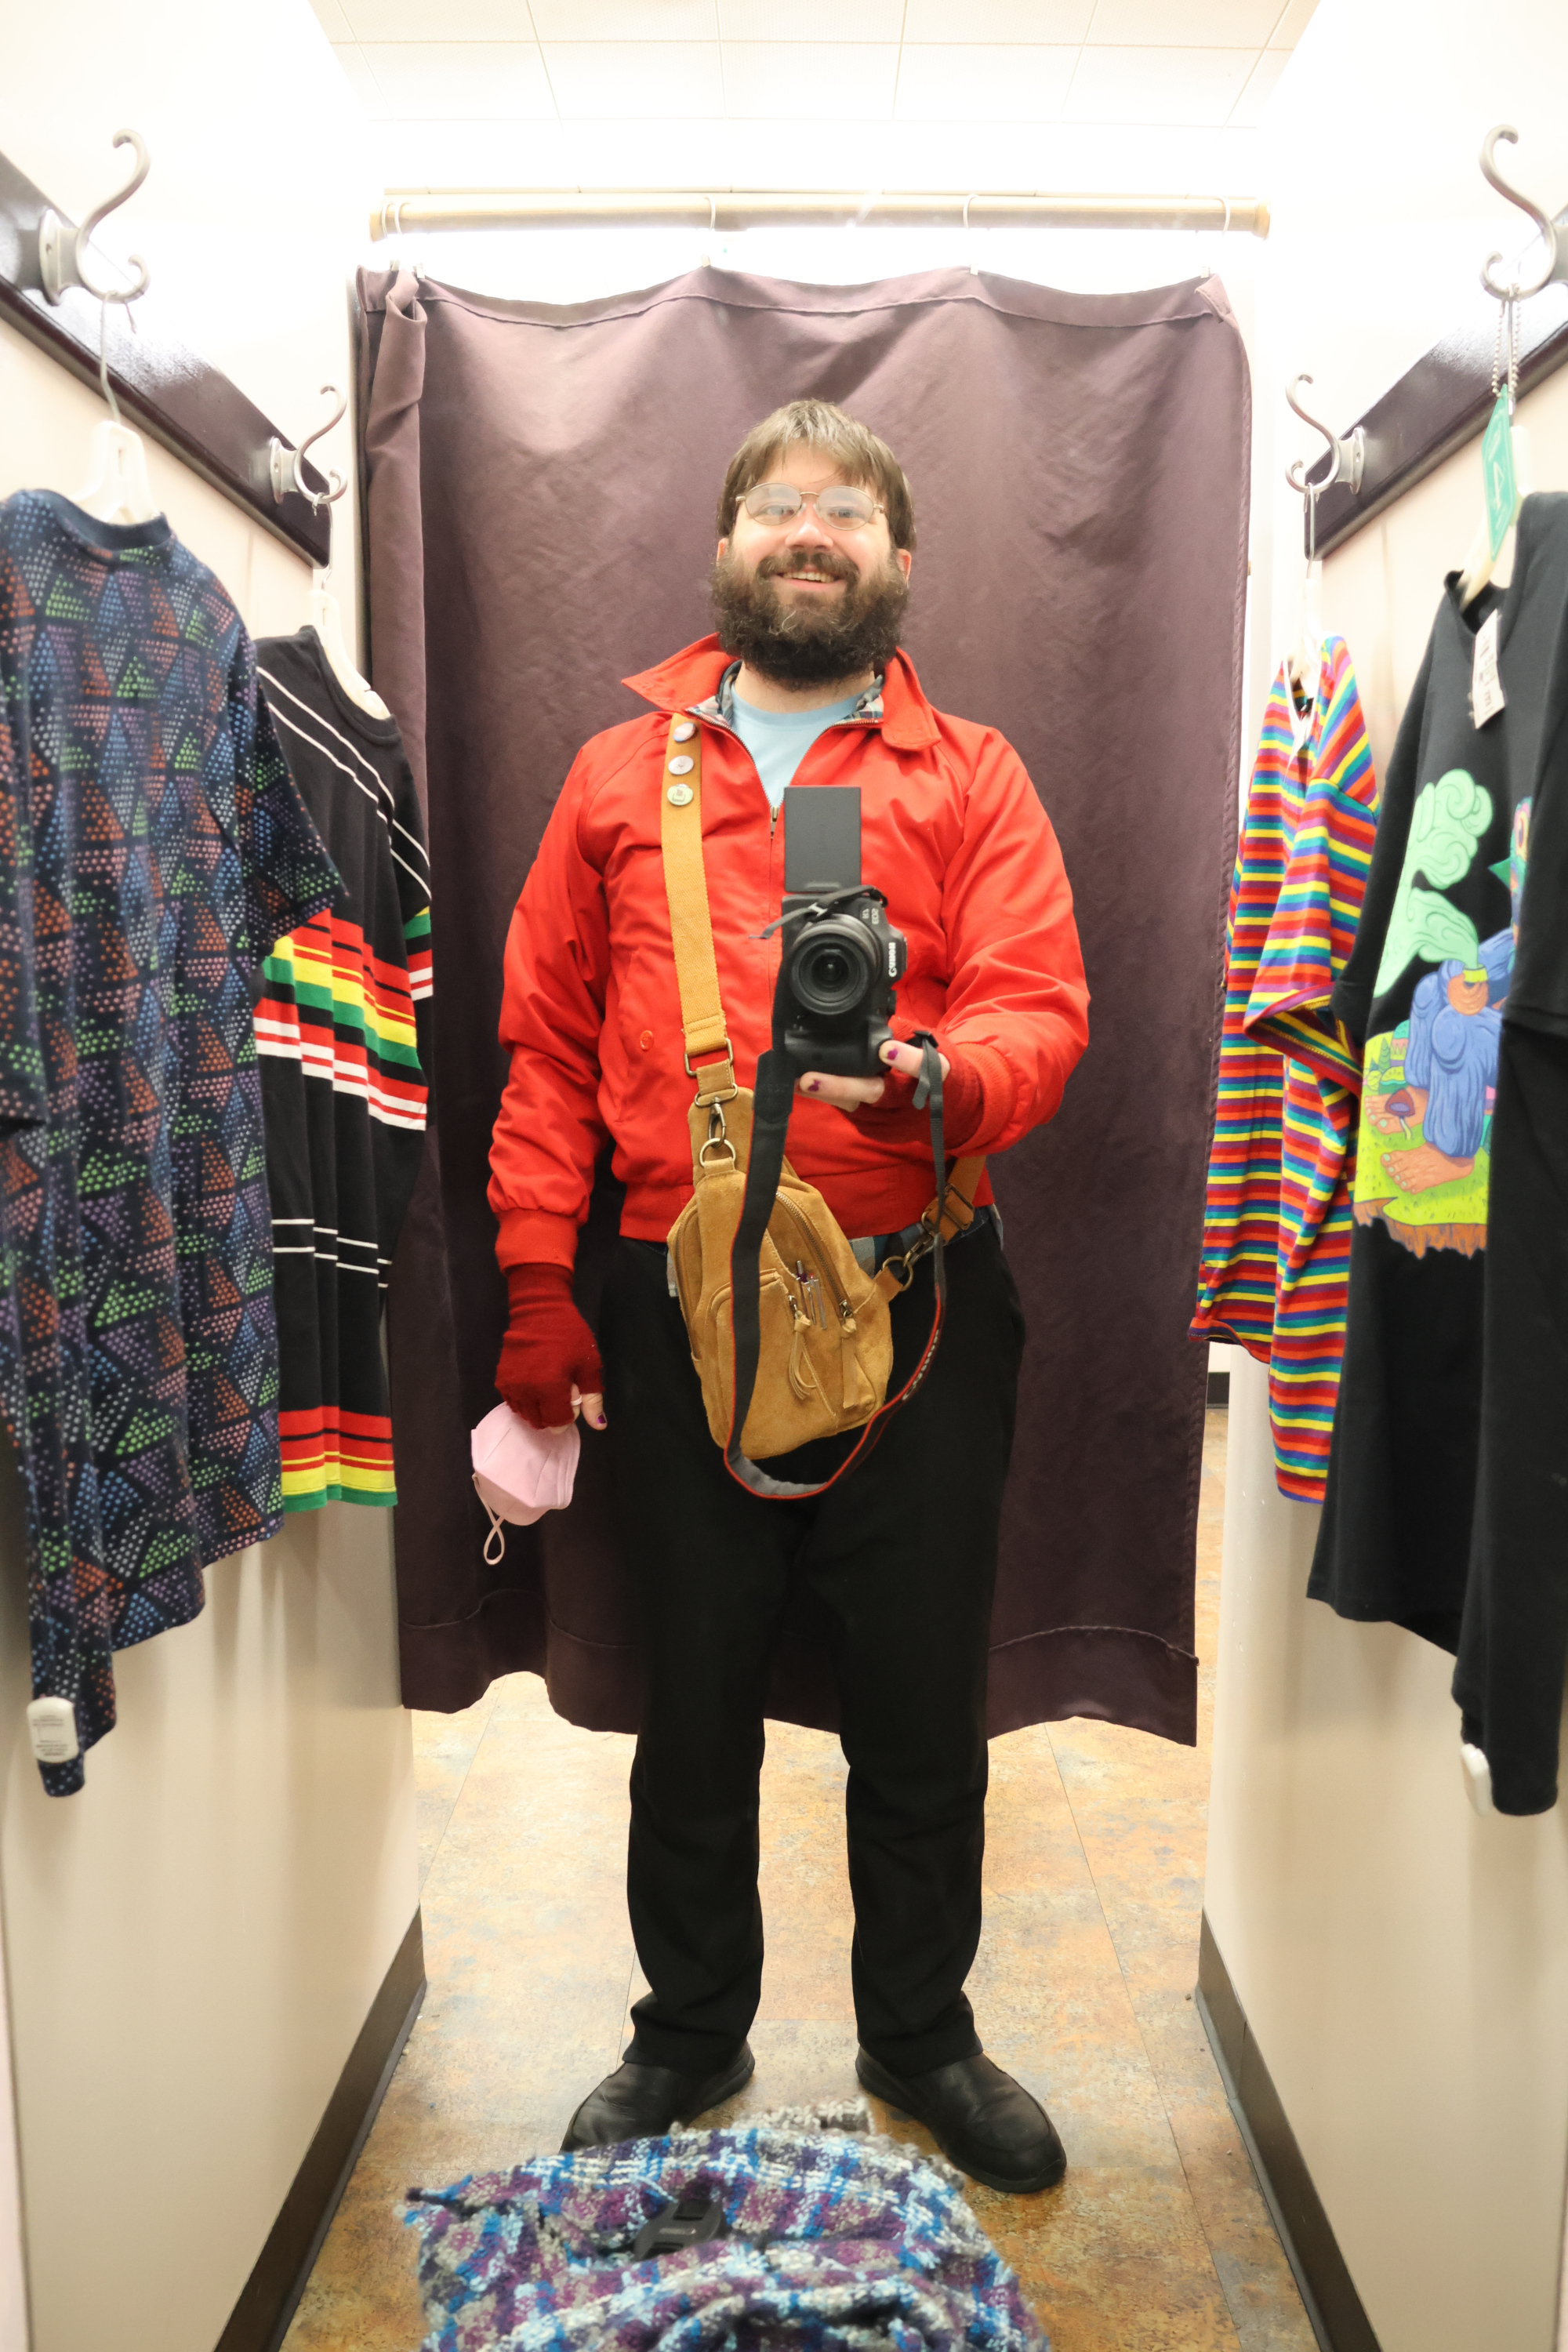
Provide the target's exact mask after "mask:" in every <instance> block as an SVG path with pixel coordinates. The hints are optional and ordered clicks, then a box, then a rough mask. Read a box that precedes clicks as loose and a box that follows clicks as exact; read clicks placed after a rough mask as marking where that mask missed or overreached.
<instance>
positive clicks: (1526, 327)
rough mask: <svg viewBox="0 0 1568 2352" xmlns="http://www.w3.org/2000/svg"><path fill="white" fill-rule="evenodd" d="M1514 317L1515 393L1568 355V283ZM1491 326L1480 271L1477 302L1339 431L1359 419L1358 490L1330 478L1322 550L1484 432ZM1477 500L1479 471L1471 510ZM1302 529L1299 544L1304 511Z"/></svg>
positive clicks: (1321, 508)
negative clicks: (1361, 459)
mask: <svg viewBox="0 0 1568 2352" xmlns="http://www.w3.org/2000/svg"><path fill="white" fill-rule="evenodd" d="M1557 222H1558V226H1560V227H1561V228H1563V229H1564V230H1565V231H1568V205H1565V206H1564V208H1563V211H1562V212H1560V213H1559V214H1558V215H1557ZM1519 318H1520V333H1519V389H1520V394H1521V397H1522V396H1523V394H1525V393H1527V392H1531V391H1533V390H1534V388H1535V386H1536V385H1537V384H1538V383H1542V382H1543V381H1544V380H1545V378H1546V377H1547V376H1549V375H1551V374H1552V373H1553V372H1554V371H1555V370H1556V369H1558V368H1560V367H1562V366H1563V362H1565V361H1568V286H1565V285H1563V284H1561V283H1559V284H1555V285H1552V286H1548V287H1547V288H1545V289H1544V290H1543V291H1542V293H1540V294H1537V295H1535V296H1533V297H1532V298H1531V300H1530V301H1528V302H1526V303H1523V304H1522V305H1521V309H1520V314H1519ZM1497 329H1498V305H1497V303H1496V302H1494V301H1493V299H1492V298H1491V296H1490V295H1489V294H1488V293H1487V292H1486V291H1485V289H1483V287H1482V285H1481V283H1480V276H1479V270H1478V272H1477V278H1476V294H1475V301H1474V304H1473V306H1472V307H1471V309H1470V310H1468V311H1467V312H1466V314H1465V316H1464V318H1463V319H1462V320H1459V321H1458V324H1457V325H1456V326H1455V327H1454V328H1453V329H1452V330H1451V331H1450V332H1449V333H1447V334H1446V335H1445V336H1444V337H1443V339H1442V341H1440V342H1436V343H1434V344H1433V346H1432V348H1431V350H1430V351H1429V352H1424V353H1423V355H1422V356H1421V358H1420V359H1418V360H1417V361H1416V362H1415V366H1414V367H1412V368H1406V370H1405V373H1404V374H1403V375H1402V376H1401V377H1400V378H1399V381H1398V382H1397V383H1392V384H1390V386H1389V388H1388V390H1387V391H1386V392H1385V393H1384V394H1382V396H1381V397H1380V398H1379V399H1377V400H1374V401H1373V404H1372V405H1371V407H1370V408H1366V409H1363V411H1362V414H1361V415H1359V416H1358V417H1357V418H1355V420H1354V422H1353V423H1352V425H1350V427H1349V428H1348V429H1347V431H1346V432H1344V433H1342V435H1341V436H1340V437H1341V439H1342V440H1348V439H1349V438H1350V435H1351V434H1352V433H1353V432H1354V430H1355V427H1356V425H1360V426H1361V428H1362V431H1363V433H1364V434H1365V436H1366V459H1365V463H1364V465H1363V468H1362V478H1361V488H1360V489H1359V490H1352V488H1351V486H1350V484H1349V483H1348V482H1335V483H1334V484H1333V485H1332V486H1331V488H1327V489H1325V490H1324V491H1323V492H1322V494H1321V497H1320V498H1319V500H1318V530H1317V545H1318V553H1319V554H1320V555H1331V554H1332V553H1333V551H1334V550H1335V548H1336V547H1342V546H1343V545H1344V543H1345V541H1346V540H1347V539H1351V538H1353V537H1354V535H1355V533H1356V532H1357V531H1358V530H1361V529H1362V528H1363V526H1364V525H1365V524H1367V523H1369V522H1370V521H1371V520H1372V519H1373V516H1374V515H1377V514H1381V513H1382V512H1383V509H1384V507H1388V506H1392V505H1393V504H1394V499H1398V498H1402V497H1403V496H1404V494H1405V491H1406V490H1408V489H1410V488H1412V487H1413V486H1414V485H1415V483H1416V482H1418V481H1420V480H1421V478H1422V477H1423V475H1426V474H1430V473H1431V472H1432V471H1433V470H1434V468H1435V467H1438V466H1440V465H1441V464H1442V462H1443V460H1444V458H1445V457H1451V456H1452V454H1453V452H1454V451H1455V450H1456V449H1458V448H1461V447H1462V446H1463V445H1464V444H1465V443H1466V442H1467V441H1470V440H1473V439H1475V437H1476V436H1477V435H1478V434H1480V433H1483V432H1484V431H1485V430H1486V423H1487V419H1488V417H1489V415H1491V410H1492V399H1493V394H1492V360H1493V357H1494V355H1495V353H1496V351H1497ZM1328 470H1329V456H1328V452H1327V451H1325V452H1324V453H1323V455H1322V457H1320V458H1319V460H1318V461H1317V463H1316V464H1315V465H1310V466H1309V467H1308V468H1307V479H1308V480H1309V481H1322V480H1323V479H1324V478H1326V476H1327V474H1328ZM1480 502H1481V498H1480V481H1479V474H1478V478H1477V483H1476V510H1477V512H1478V514H1479V511H1480ZM1304 503H1305V502H1304V501H1303V504H1304ZM1301 529H1302V545H1303V547H1305V545H1306V517H1305V515H1303V517H1302V526H1301Z"/></svg>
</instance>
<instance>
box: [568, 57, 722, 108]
mask: <svg viewBox="0 0 1568 2352" xmlns="http://www.w3.org/2000/svg"><path fill="white" fill-rule="evenodd" d="M544 62H545V66H546V68H547V69H548V71H549V75H550V83H551V88H552V89H553V90H554V92H555V103H556V105H557V107H558V108H559V109H560V110H561V114H562V116H563V120H565V121H584V122H591V121H605V120H608V119H611V118H613V117H615V116H617V115H619V116H622V117H624V118H626V119H627V120H629V121H639V120H646V119H647V117H649V116H652V115H666V116H668V117H670V118H671V119H672V120H675V119H679V117H681V116H691V115H697V116H701V115H714V114H722V113H723V111H724V99H723V89H722V85H721V81H720V78H719V44H718V42H717V41H547V42H546V43H545V44H544Z"/></svg>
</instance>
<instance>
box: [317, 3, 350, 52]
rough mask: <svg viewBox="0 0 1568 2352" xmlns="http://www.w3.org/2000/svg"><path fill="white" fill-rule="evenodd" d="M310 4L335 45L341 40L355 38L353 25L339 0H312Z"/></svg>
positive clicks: (322, 28)
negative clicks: (345, 14)
mask: <svg viewBox="0 0 1568 2352" xmlns="http://www.w3.org/2000/svg"><path fill="white" fill-rule="evenodd" d="M310 5H311V7H312V8H313V9H314V10H315V12H316V17H317V21H318V22H319V24H320V25H321V30H322V32H323V33H325V35H326V37H327V38H328V40H329V41H331V42H332V43H333V44H334V45H335V44H336V43H338V42H339V41H352V40H353V37H354V36H353V26H352V25H351V24H350V23H349V20H348V18H347V17H346V16H344V14H343V12H342V7H341V6H340V5H339V0H310Z"/></svg>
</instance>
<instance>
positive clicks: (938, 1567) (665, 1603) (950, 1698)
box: [599, 1228, 1024, 2074]
mask: <svg viewBox="0 0 1568 2352" xmlns="http://www.w3.org/2000/svg"><path fill="white" fill-rule="evenodd" d="M947 1264H948V1318H947V1323H946V1327H945V1329H944V1332H943V1336H942V1345H941V1347H940V1349H938V1351H937V1357H936V1361H935V1363H934V1365H933V1366H932V1369H931V1372H930V1373H929V1374H928V1376H927V1378H926V1381H925V1382H924V1384H923V1385H922V1386H921V1388H920V1389H919V1390H918V1391H916V1393H915V1395H914V1397H913V1398H912V1399H911V1400H910V1402H909V1404H908V1405H906V1406H905V1407H904V1409H903V1410H902V1412H899V1413H898V1414H896V1415H895V1416H894V1418H893V1421H892V1422H891V1423H890V1425H889V1428H888V1430H887V1432H886V1433H885V1434H884V1435H883V1437H882V1439H881V1441H880V1443H879V1445H878V1447H877V1449H876V1451H875V1452H874V1453H873V1454H871V1456H870V1457H869V1458H868V1460H866V1461H864V1462H862V1463H861V1464H860V1465H859V1466H858V1468H857V1469H855V1470H854V1471H852V1472H851V1473H850V1475H848V1477H847V1478H846V1479H845V1480H844V1482H843V1484H842V1485H841V1486H836V1487H835V1488H834V1489H833V1490H832V1492H831V1493H829V1494H827V1495H825V1496H820V1497H819V1498H817V1499H816V1500H814V1501H807V1502H772V1501H768V1500H766V1499H764V1498H763V1497H762V1496H756V1495H752V1494H748V1493H747V1492H746V1491H745V1489H744V1488H743V1487H742V1486H737V1485H736V1483H735V1482H734V1480H733V1479H731V1477H730V1475H729V1474H728V1472H727V1471H726V1470H725V1468H724V1465H723V1457H722V1455H721V1453H720V1450H719V1448H718V1446H717V1445H716V1444H714V1442H713V1440H712V1438H711V1437H710V1434H709V1432H708V1423H707V1419H706V1416H705V1414H704V1412H703V1409H702V1399H701V1391H700V1388H699V1386H698V1381H697V1376H696V1373H695V1371H694V1370H692V1365H691V1358H690V1352H689V1348H688V1345H687V1337H686V1327H685V1324H684V1322H683V1321H682V1318H681V1313H680V1308H679V1305H678V1304H677V1302H676V1301H675V1300H674V1299H673V1298H671V1297H670V1296H669V1293H668V1285H667V1281H666V1276H665V1260H664V1252H663V1250H662V1248H657V1247H654V1246H652V1245H651V1244H647V1243H645V1242H628V1241H623V1242H622V1243H621V1244H619V1246H618V1249H617V1251H616V1258H615V1261H614V1264H613V1266H612V1269H611V1272H610V1276H609V1278H608V1280H607V1282H606V1284H605V1294H604V1299H603V1303H602V1306H601V1309H600V1318H599V1337H600V1344H601V1349H602V1353H603V1356H604V1360H605V1407H606V1411H607V1413H608V1416H609V1424H610V1430H609V1434H610V1444H611V1445H612V1447H613V1449H614V1463H615V1474H616V1491H617V1495H618V1497H619V1503H620V1508H621V1513H622V1518H623V1526H624V1534H625V1540H626V1553H627V1557H628V1559H630V1560H631V1561H632V1563H633V1564H634V1572H635V1574H636V1575H637V1581H638V1591H639V1597H640V1602H641V1613H642V1619H643V1628H644V1638H645V1641H646V1644H647V1700H646V1704H645V1707H644V1712H643V1723H642V1732H641V1736H640V1737H639V1738H638V1741H637V1759H636V1762H635V1763H634V1765H633V1768H632V1783H631V1795H632V1826H631V1843H630V1852H629V1855H628V1861H627V1871H626V1883H627V1896H628V1902H629V1906H630V1910H631V1921H632V1933H633V1935H634V1937H636V1940H637V1958H639V1960H640V1961H641V1963H642V1966H643V1970H644V1973H645V1974H646V1976H647V1979H648V1982H649V1984H650V1985H651V1987H652V1988H653V1990H652V1991H651V1993H649V1994H648V1995H647V1998H646V1999H644V2000H640V2001H639V2002H638V2003H637V2007H636V2009H635V2011H634V2012H633V2014H634V2016H635V2018H636V2021H637V2038H636V2043H635V2050H636V2054H637V2057H638V2058H640V2059H642V2060H643V2061H645V2062H646V2063H649V2064H653V2065H664V2066H676V2067H679V2068H680V2069H681V2070H682V2071H683V2072H687V2073H693V2074H696V2073H704V2072H707V2071H709V2070H710V2068H712V2067H713V2066H715V2065H717V2064H719V2063H721V2061H722V2060H723V2058H725V2057H726V2056H727V2055H728V2053H730V2051H731V2050H732V2049H733V2047H734V2045H735V2044H736V2043H737V2042H739V2041H741V2040H742V2037H743V2036H744V2035H745V2033H746V2032H747V2031H748V2029H749V2028H750V2025H751V2022H752V2018H753V2017H754V2016H755V2014H756V2010H757V2002H758V1999H759V1997H760V1993H761V1988H762V1973H763V1919H762V1907H761V1905H760V1903H759V1901H758V1897H757V1852H758V1849H757V1819H758V1782H759V1776H760V1773H761V1769H762V1761H763V1691H764V1686H765V1683H766V1676H767V1666H768V1658H769V1652H770V1648H771V1645H772V1643H773V1637H774V1633H775V1631H776V1629H777V1626H778V1623H779V1620H780V1617H781V1615H782V1614H783V1612H784V1602H785V1599H786V1597H787V1593H788V1590H789V1584H790V1580H791V1579H792V1577H796V1576H798V1577H804V1578H805V1580H807V1581H808V1583H809V1584H810V1586H811V1587H812V1588H813V1590H814V1591H815V1592H816V1595H817V1596H818V1598H819V1599H820V1600H821V1601H822V1602H823V1603H825V1604H826V1611H827V1613H828V1616H829V1619H830V1621H831V1623H832V1627H833V1640H834V1666H835V1671H836V1675H837V1685H838V1694H839V1703H840V1711H841V1722H842V1733H841V1736H842V1739H843V1746H844V1753H845V1757H846V1759H847V1762H848V1765H849V1780H848V1790H847V1802H846V1811H847V1831H848V1845H849V1883H850V1887H851V1890H852V1892H853V1895H854V1901H855V1943H854V1951H853V1958H852V1967H851V1974H852V1981H853V1986H854V1993H855V2014H856V2019H857V2021H858V2027H859V2034H860V2040H861V2042H862V2043H863V2044H864V2046H865V2047H866V2048H867V2049H868V2050H869V2051H870V2052H871V2053H872V2054H873V2055H874V2056H875V2057H877V2058H879V2059H880V2060H881V2061H882V2063H884V2064H885V2065H888V2066H890V2067H892V2068H894V2069H895V2071H897V2072H899V2073H900V2074H920V2073H922V2072H924V2071H925V2070H926V2069H928V2068H930V2067H933V2066H942V2065H946V2064H948V2063H950V2062H951V2061H952V2060H953V2059H955V2058H963V2057H967V2056H969V2055H970V2054H971V2053H973V2052H974V2051H975V2050H977V2049H978V2048H979V2046H980V2045H979V2042H978V2041H977V2040H976V2037H975V2032H974V2022H973V2011H971V2009H970V2006H969V2003H968V2001H967V2000H966V1999H965V1998H964V1994H963V1980H964V1979H965V1977H966V1976H967V1975H968V1973H969V1969H970V1967H971V1965H972V1963H973V1958H974V1953H975V1948H976V1946H977V1944H978V1942H979V1938H980V1866H981V1858H982V1854H983V1853H984V1842H985V1783H986V1760H987V1759H986V1748H985V1667H986V1652H987V1646H988V1637H989V1629H990V1620H991V1597H992V1590H993V1586H994V1581H995V1572H996V1538H997V1523H998V1518H999V1515H1000V1508H1001V1499H1002V1483H1003V1480H1004V1478H1005V1475H1006V1470H1007V1461H1008V1456H1009V1454H1010V1453H1011V1450H1012V1443H1013V1422H1014V1412H1015V1405H1016V1393H1017V1381H1018V1362H1019V1358H1020V1355H1021V1353H1022V1349H1023V1339H1024V1324H1023V1316H1022V1313H1021V1311H1020V1309H1019V1306H1018V1294H1017V1291H1016V1288H1015V1286H1014V1283H1013V1277H1012V1275H1011V1273H1010V1272H1009V1270H1008V1266H1007V1262H1006V1260H1005V1257H1004V1256H1003V1255H1002V1249H1001V1244H1000V1242H999V1241H998V1238H997V1235H996V1233H995V1231H994V1228H991V1229H988V1230H986V1231H984V1232H981V1233H977V1234H973V1235H971V1236H970V1237H969V1238H967V1239H966V1240H964V1241H963V1242H961V1243H960V1244H958V1245H957V1246H956V1247H954V1248H952V1250H950V1251H949V1253H948V1260H947ZM892 1313H893V1328H894V1370H893V1385H894V1387H895V1388H896V1387H897V1386H898V1384H899V1383H900V1381H902V1379H903V1378H904V1377H905V1375H906V1373H907V1372H908V1370H910V1368H911V1367H912V1365H913V1364H914V1363H915V1362H916V1361H918V1360H919V1355H920V1350H921V1347H922V1345H923V1344H924V1340H925V1337H926V1334H927V1332H928V1331H929V1329H930V1328H931V1262H930V1260H929V1259H927V1260H926V1261H925V1262H924V1263H923V1264H922V1265H921V1266H920V1267H919V1269H918V1270H917V1273H916V1276H915V1279H914V1281H913V1283H912V1284H911V1285H910V1289H909V1290H908V1291H907V1292H906V1293H905V1295H904V1296H903V1297H901V1298H900V1299H898V1300H896V1301H895V1303H894V1306H893V1310H892ZM846 1444H847V1441H845V1440H843V1439H837V1438H833V1439H825V1440H823V1441H822V1442H821V1443H820V1444H816V1445H812V1446H805V1447H802V1448H801V1449H800V1450H799V1452H797V1453H795V1454H789V1455H785V1456H784V1457H782V1465H783V1466H782V1467H781V1469H780V1472H779V1475H782V1476H785V1477H791V1478H796V1479H802V1480H804V1479H807V1478H812V1477H818V1476H821V1475H825V1468H826V1467H831V1466H832V1464H833V1463H834V1461H836V1460H837V1458H838V1457H839V1456H840V1454H842V1452H843V1450H844V1447H845V1445H846Z"/></svg>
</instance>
